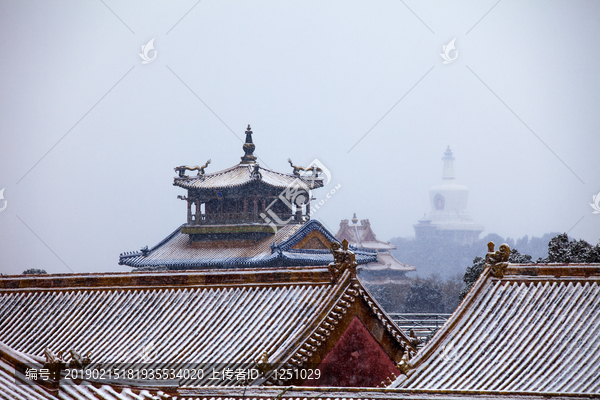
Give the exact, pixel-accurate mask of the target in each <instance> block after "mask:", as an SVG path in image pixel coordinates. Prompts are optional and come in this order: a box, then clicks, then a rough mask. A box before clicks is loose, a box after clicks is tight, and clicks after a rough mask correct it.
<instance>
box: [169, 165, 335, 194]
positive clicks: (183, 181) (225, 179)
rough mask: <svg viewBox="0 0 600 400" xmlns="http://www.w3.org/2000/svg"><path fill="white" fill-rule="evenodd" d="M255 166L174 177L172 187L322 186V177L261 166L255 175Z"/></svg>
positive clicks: (198, 188) (281, 187)
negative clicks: (255, 184)
mask: <svg viewBox="0 0 600 400" xmlns="http://www.w3.org/2000/svg"><path fill="white" fill-rule="evenodd" d="M257 166H258V164H249V163H240V164H236V165H234V166H233V167H230V168H227V169H224V170H222V171H218V172H212V173H207V174H204V175H197V176H190V177H189V178H180V177H176V178H174V181H173V185H175V186H179V187H182V188H184V189H197V190H202V189H207V190H217V189H226V188H236V187H241V186H244V185H249V184H252V183H256V182H260V183H263V184H265V185H268V186H272V187H274V188H277V189H281V190H284V189H286V188H288V187H291V186H294V185H299V184H300V182H301V183H302V185H306V187H307V188H309V189H316V188H320V187H322V186H323V177H321V176H319V177H314V178H313V177H311V176H310V174H308V175H300V176H296V175H294V174H286V173H283V172H277V171H273V170H271V169H268V168H265V167H262V166H261V167H259V169H258V173H259V174H258V175H257V174H256V170H255V168H256V167H257Z"/></svg>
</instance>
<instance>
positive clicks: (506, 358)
mask: <svg viewBox="0 0 600 400" xmlns="http://www.w3.org/2000/svg"><path fill="white" fill-rule="evenodd" d="M411 364H412V365H413V367H414V368H415V369H413V370H412V371H410V372H409V373H408V378H405V377H401V378H399V379H398V380H397V381H396V382H394V384H393V385H392V386H399V387H401V388H405V389H409V390H413V389H418V390H434V391H444V390H451V391H452V390H453V391H459V390H460V391H469V392H474V391H500V392H514V393H516V392H535V393H554V394H557V393H558V394H595V395H600V265H599V264H587V265H585V264H563V265H559V264H542V265H539V264H508V266H507V267H506V269H505V270H504V276H503V277H501V278H497V277H494V276H493V275H492V273H491V270H490V268H489V267H487V268H486V270H484V272H483V273H482V276H481V277H480V278H479V280H478V282H477V283H476V285H475V286H474V287H473V289H472V290H471V291H470V293H469V295H468V296H467V297H466V298H465V300H464V301H463V302H462V304H461V305H460V306H459V308H458V309H457V310H456V311H455V313H454V314H453V315H452V317H451V318H450V319H449V320H448V321H447V322H446V324H445V325H444V327H443V328H442V329H440V331H438V333H437V334H436V336H435V337H434V338H433V339H432V340H431V341H430V342H429V343H428V344H427V345H426V346H425V347H424V348H423V349H422V350H421V351H420V352H419V353H418V354H417V356H416V357H414V358H413V359H412V360H411Z"/></svg>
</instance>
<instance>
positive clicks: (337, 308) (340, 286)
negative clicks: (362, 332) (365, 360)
mask: <svg viewBox="0 0 600 400" xmlns="http://www.w3.org/2000/svg"><path fill="white" fill-rule="evenodd" d="M352 281H353V280H352V279H351V272H350V271H345V272H344V274H343V275H342V276H341V277H340V279H339V280H338V281H337V283H336V284H335V286H337V287H335V288H332V290H331V291H330V293H329V294H328V296H327V297H326V298H325V299H324V300H323V302H322V304H321V307H320V309H319V310H318V311H317V312H318V314H319V317H318V318H316V319H315V323H314V324H312V325H310V326H307V327H306V328H305V329H304V331H303V332H301V333H300V334H299V335H298V337H303V336H304V338H305V339H304V340H302V341H294V343H293V344H295V346H294V347H292V348H288V349H284V350H283V351H279V354H277V352H276V353H275V355H276V357H275V358H274V359H273V360H272V361H274V362H276V363H281V364H282V367H283V368H295V367H301V366H302V365H303V364H304V363H305V362H306V361H308V357H310V356H312V354H313V352H315V351H317V349H318V348H319V347H320V346H321V345H323V344H324V343H325V341H326V339H327V336H329V335H330V334H331V332H332V331H333V330H334V329H335V325H337V323H338V320H339V319H341V318H342V315H343V314H345V313H346V312H347V311H346V308H348V307H349V304H348V302H347V300H349V298H350V297H351V298H352V299H351V300H349V301H352V302H353V301H354V300H355V299H354V297H356V295H358V292H357V291H356V290H355V289H353V291H354V292H356V294H355V295H353V294H350V295H348V294H346V292H347V291H348V288H349V287H350V286H351V284H352ZM350 293H352V292H350ZM296 343H299V344H296ZM267 384H270V385H276V384H277V382H276V381H275V380H274V378H273V376H272V375H271V376H269V377H267Z"/></svg>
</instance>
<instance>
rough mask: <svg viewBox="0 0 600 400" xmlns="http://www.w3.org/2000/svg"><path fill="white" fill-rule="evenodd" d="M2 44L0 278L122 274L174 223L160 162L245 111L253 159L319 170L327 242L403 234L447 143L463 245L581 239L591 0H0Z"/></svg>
mask: <svg viewBox="0 0 600 400" xmlns="http://www.w3.org/2000/svg"><path fill="white" fill-rule="evenodd" d="M0 38H1V39H2V40H0V54H1V61H0V65H1V71H2V73H1V74H0V135H1V136H0V138H1V146H0V149H1V150H0V189H2V188H5V190H4V200H5V201H6V203H5V204H6V209H4V211H2V212H0V273H4V274H7V273H8V274H14V273H21V272H22V271H23V270H25V269H28V268H43V269H45V270H46V271H48V272H49V273H70V272H84V271H96V272H101V271H127V270H129V269H130V268H129V267H125V266H119V265H118V256H119V253H121V252H125V251H132V250H138V249H140V248H141V247H142V246H145V245H148V246H150V247H152V246H154V245H155V244H156V243H158V242H159V241H160V240H162V239H163V238H164V237H166V236H167V235H168V234H169V233H171V232H172V231H173V230H174V229H175V228H177V227H178V226H179V225H181V224H182V223H184V222H185V220H186V206H185V203H184V202H183V201H181V200H178V199H177V195H183V194H185V192H184V191H183V190H182V189H180V188H177V187H174V186H173V185H172V181H173V177H174V176H175V172H174V171H173V167H175V166H178V165H184V164H187V165H201V164H203V163H204V162H205V161H206V160H208V159H211V160H212V163H211V164H210V166H209V167H208V168H207V170H206V172H207V173H209V172H215V171H218V170H221V169H224V168H227V167H230V166H232V165H234V164H236V163H238V162H239V161H240V157H241V156H242V155H243V151H242V139H243V138H244V130H245V128H246V126H247V125H248V124H251V126H252V130H253V131H254V135H253V138H254V143H255V144H256V151H255V154H256V155H257V156H258V157H259V162H260V164H261V166H265V167H269V168H271V169H275V170H278V171H283V172H291V168H290V166H289V164H288V163H287V159H288V158H291V159H292V160H293V161H294V163H295V164H299V165H306V164H309V163H310V162H311V161H312V160H314V159H318V160H320V161H321V162H322V163H323V164H324V165H325V166H326V167H327V168H328V169H329V170H330V171H331V177H332V178H331V182H330V183H329V184H328V186H326V187H325V188H324V189H320V190H316V191H315V192H314V195H315V197H316V198H317V201H319V200H321V199H323V198H324V197H325V195H326V193H328V192H329V190H330V189H331V188H333V187H334V186H335V185H338V184H340V185H341V187H340V189H339V190H338V191H337V192H336V193H335V194H334V195H333V196H331V198H330V199H328V200H327V202H326V203H325V204H324V205H323V206H322V207H320V208H319V210H318V211H317V212H316V213H315V215H314V218H317V219H319V220H320V221H322V222H323V223H324V224H325V225H326V226H327V227H328V228H329V229H330V230H331V231H333V232H334V233H335V232H337V230H338V227H339V223H340V220H341V219H349V218H352V213H354V212H356V213H357V216H358V218H359V219H363V218H368V219H369V220H370V221H371V224H372V227H373V229H374V230H375V232H376V233H377V235H378V238H379V239H382V240H389V239H391V238H392V237H407V236H411V235H414V229H413V224H416V223H417V221H418V219H419V218H421V217H422V216H423V214H424V213H426V212H429V211H430V204H429V193H428V191H429V189H430V188H431V187H432V186H434V185H437V184H439V183H440V182H441V176H442V166H443V163H442V160H441V158H442V156H443V153H444V151H445V149H446V147H447V146H448V145H449V146H450V148H451V149H452V151H453V152H454V157H455V161H454V168H455V172H456V183H458V184H462V185H465V186H467V187H468V188H469V190H470V193H469V205H468V210H469V212H470V214H471V216H472V217H473V219H474V221H475V222H477V223H479V224H482V225H484V226H485V231H484V232H483V234H482V235H481V237H483V236H484V235H485V234H487V233H491V232H493V233H497V234H499V235H501V236H503V237H507V236H510V237H512V238H518V237H521V236H523V235H526V234H527V235H529V236H532V235H533V236H541V235H543V234H544V233H546V232H551V231H556V232H568V233H569V235H570V236H572V237H574V238H582V239H585V240H587V241H589V242H590V243H593V244H596V243H598V240H599V239H600V214H593V209H592V207H591V206H590V204H589V203H592V196H593V195H595V194H596V193H598V192H600V156H599V152H600V135H599V132H600V114H599V113H598V110H600V96H599V95H598V93H600V74H599V73H598V71H599V67H598V66H599V65H600V44H599V43H600V41H599V38H600V3H598V2H597V1H529V2H519V1H515V0H501V1H499V2H496V0H492V1H464V2H458V1H457V2H454V1H452V2H449V1H429V2H417V1H414V0H406V1H404V2H403V1H400V0H394V1H376V2H375V1H328V2H321V1H285V2H281V1H210V0H203V1H200V2H198V3H196V1H177V2H141V1H140V2H117V1H113V0H105V1H104V3H103V2H102V1H85V2H48V1H40V2H32V1H24V2H2V3H0ZM153 38H154V39H155V40H154V49H155V50H156V59H154V60H153V61H152V62H150V63H147V64H142V59H141V58H140V56H139V55H138V53H140V52H141V47H142V46H143V45H145V44H146V43H147V42H148V41H150V40H151V39H153ZM454 38H456V41H455V46H456V50H457V51H458V56H457V58H456V60H455V61H453V62H451V63H449V64H443V63H442V62H443V59H442V57H441V56H440V53H443V51H442V46H444V45H446V44H448V43H449V42H450V41H451V40H452V39H454ZM153 54H154V52H150V55H153ZM2 204H3V203H2V200H0V207H1V206H2ZM485 251H486V249H484V248H482V249H481V252H482V255H483V253H484V252H485ZM400 261H402V260H400Z"/></svg>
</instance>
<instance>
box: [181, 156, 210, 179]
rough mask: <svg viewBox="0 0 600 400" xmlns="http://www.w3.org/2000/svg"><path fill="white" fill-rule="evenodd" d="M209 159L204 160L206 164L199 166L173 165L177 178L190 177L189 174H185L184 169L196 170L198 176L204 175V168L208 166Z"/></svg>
mask: <svg viewBox="0 0 600 400" xmlns="http://www.w3.org/2000/svg"><path fill="white" fill-rule="evenodd" d="M210 161H211V160H208V161H207V162H206V164H204V165H203V166H201V167H199V166H197V165H195V166H193V167H189V166H187V165H181V166H179V167H175V168H173V169H174V170H175V172H177V173H178V174H179V178H183V179H190V177H189V176H187V175H185V171H198V176H204V169H205V168H206V167H208V164H210Z"/></svg>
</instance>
